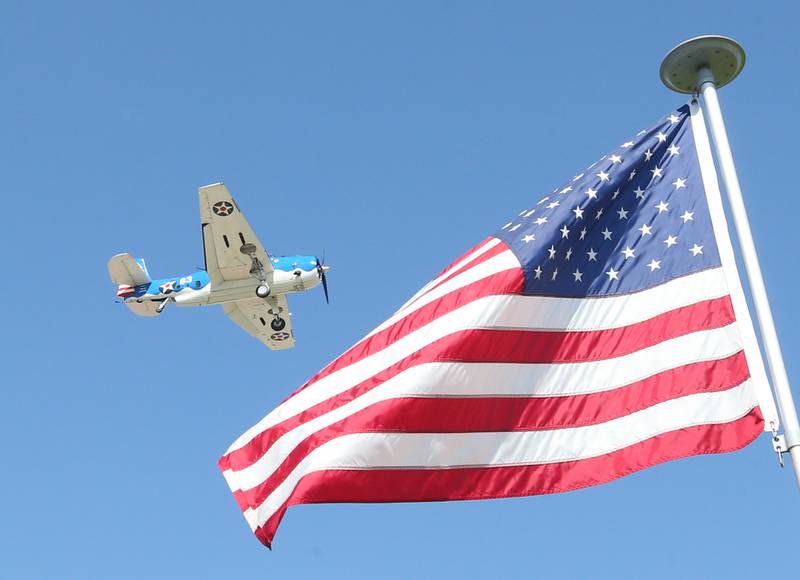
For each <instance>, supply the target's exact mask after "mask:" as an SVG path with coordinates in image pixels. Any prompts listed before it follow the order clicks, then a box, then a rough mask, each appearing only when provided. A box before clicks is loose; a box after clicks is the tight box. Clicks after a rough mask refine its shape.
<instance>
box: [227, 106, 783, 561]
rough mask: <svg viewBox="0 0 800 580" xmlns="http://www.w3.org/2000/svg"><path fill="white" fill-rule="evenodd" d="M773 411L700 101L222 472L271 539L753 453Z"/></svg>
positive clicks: (359, 352) (523, 216) (514, 229)
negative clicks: (362, 511)
mask: <svg viewBox="0 0 800 580" xmlns="http://www.w3.org/2000/svg"><path fill="white" fill-rule="evenodd" d="M765 418H766V419H767V422H768V423H774V424H776V422H777V419H776V414H775V409H774V404H773V402H772V399H771V396H770V395H769V387H768V385H767V382H766V378H765V375H764V368H763V363H762V361H761V357H760V353H759V350H758V346H757V343H756V338H755V334H754V331H753V327H752V323H751V321H750V317H749V313H748V311H747V306H746V302H745V299H744V295H743V292H742V288H741V284H740V282H739V278H738V273H737V271H736V264H735V259H734V254H733V250H732V247H731V242H730V238H729V236H728V231H727V225H726V222H725V217H724V213H723V209H722V202H721V198H720V194H719V187H718V184H717V179H716V174H715V172H714V167H713V161H712V158H711V153H710V148H709V144H708V137H707V134H706V132H705V126H704V123H703V119H702V113H701V111H700V110H699V108H698V107H697V105H696V104H695V103H692V104H691V105H687V106H684V107H682V108H680V109H679V110H677V111H675V112H673V113H671V114H670V115H668V116H666V117H665V118H663V119H661V120H660V121H659V122H658V123H657V124H656V125H655V126H653V127H652V128H650V129H647V130H644V131H641V132H639V133H638V134H636V135H635V136H634V137H633V138H631V139H630V140H628V141H626V142H624V143H623V144H622V145H620V146H619V147H618V148H617V149H616V150H615V151H614V152H613V153H611V154H609V155H605V156H603V157H602V158H600V160H599V161H597V162H596V163H594V164H592V165H591V166H589V167H588V168H587V169H585V170H584V171H582V172H581V173H579V174H578V175H576V176H574V177H573V178H571V179H570V180H569V181H567V182H566V183H564V184H562V185H560V186H559V187H557V188H556V189H554V190H553V191H552V192H551V193H549V194H547V195H543V196H537V198H536V199H535V200H534V201H533V202H532V204H531V205H530V206H528V207H526V208H525V209H523V210H522V211H520V212H519V214H518V215H516V216H515V217H514V218H513V219H512V220H510V221H509V222H508V223H506V224H505V225H503V226H502V227H501V228H500V229H499V230H498V231H497V233H495V234H494V235H493V236H491V237H489V238H488V239H486V240H485V241H483V242H481V243H480V244H478V245H477V246H476V247H474V248H473V249H471V250H470V251H469V252H467V253H466V254H465V255H464V256H463V257H461V258H459V259H458V260H456V261H455V262H454V263H453V264H451V265H450V266H449V267H448V268H446V269H445V270H444V271H443V272H442V273H441V274H440V275H439V276H437V277H436V278H435V279H434V280H433V281H431V282H430V283H429V284H427V285H426V286H425V287H424V288H422V290H420V291H419V292H418V293H417V294H416V295H415V296H413V297H412V298H411V300H409V301H408V302H407V303H406V304H404V305H403V306H402V307H401V308H400V309H399V310H398V311H397V312H396V313H395V314H394V315H393V316H392V317H391V318H390V319H389V320H387V321H386V322H384V323H383V324H382V325H380V326H379V327H378V328H376V329H375V330H374V331H372V332H371V333H370V334H369V335H368V336H366V337H365V338H364V339H362V340H361V341H360V342H358V343H357V344H356V345H355V346H353V347H352V348H350V349H349V350H348V351H347V352H345V353H344V354H343V355H342V356H340V357H339V358H338V359H336V360H334V361H333V362H332V363H330V364H329V365H328V366H327V367H325V368H324V369H323V370H322V371H320V372H319V373H318V374H317V375H316V376H315V377H313V378H312V379H311V380H309V381H308V382H307V383H306V384H305V385H303V387H302V388H300V390H298V391H297V392H295V393H294V394H293V395H292V396H290V397H289V398H288V399H287V400H286V401H284V402H283V403H282V404H281V405H280V406H278V407H277V408H276V409H275V410H273V411H272V412H271V413H269V414H268V415H267V416H266V417H264V418H263V419H262V420H261V421H260V422H259V423H258V424H257V425H255V426H253V427H252V428H251V429H249V430H248V431H247V432H246V433H244V434H243V435H242V436H241V437H239V439H237V440H236V441H235V442H234V443H233V445H231V447H230V448H229V449H228V451H227V452H226V454H225V455H224V456H223V457H222V458H221V459H220V462H219V465H220V468H221V469H222V471H223V473H224V475H225V478H226V480H227V482H228V484H229V485H230V487H231V490H232V491H233V494H234V496H235V498H236V500H237V502H238V503H239V506H240V508H241V509H242V511H243V512H244V516H245V518H246V520H247V522H248V523H249V525H250V527H251V528H252V529H253V531H254V532H255V534H256V536H257V537H258V538H259V539H260V540H261V542H263V543H264V544H265V545H267V546H270V545H271V542H272V539H273V537H274V535H275V531H276V529H277V527H278V524H279V522H280V520H281V518H282V517H283V515H284V513H285V511H286V509H287V508H288V507H289V506H290V505H293V504H299V503H320V502H398V501H434V500H456V499H479V498H500V497H513V496H524V495H534V494H545V493H555V492H562V491H567V490H572V489H576V488H581V487H586V486H590V485H596V484H600V483H604V482H608V481H610V480H613V479H616V478H618V477H621V476H623V475H627V474H629V473H632V472H634V471H637V470H640V469H644V468H646V467H649V466H652V465H655V464H657V463H661V462H664V461H668V460H672V459H676V458H680V457H685V456H689V455H696V454H703V453H720V452H726V451H732V450H735V449H738V448H740V447H743V446H744V445H746V444H748V443H750V442H751V441H752V440H753V439H755V438H756V437H757V436H758V434H759V433H760V432H761V431H762V430H763V429H764V428H765Z"/></svg>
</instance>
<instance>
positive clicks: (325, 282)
mask: <svg viewBox="0 0 800 580" xmlns="http://www.w3.org/2000/svg"><path fill="white" fill-rule="evenodd" d="M320 277H321V278H322V289H323V290H324V291H325V302H326V303H327V304H330V303H331V301H330V299H329V298H328V278H327V276H325V272H322V274H321V275H320Z"/></svg>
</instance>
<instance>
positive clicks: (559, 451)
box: [244, 381, 756, 530]
mask: <svg viewBox="0 0 800 580" xmlns="http://www.w3.org/2000/svg"><path fill="white" fill-rule="evenodd" d="M755 406H756V400H755V397H754V393H753V389H752V387H751V385H750V381H746V382H744V383H742V384H741V385H740V386H738V387H735V388H733V389H728V390H725V391H720V392H714V393H698V394H693V395H688V396H686V397H680V398H678V399H672V400H669V401H665V402H663V403H659V404H657V405H653V406H652V407H648V408H647V409H643V410H641V411H638V412H635V413H631V414H630V415H625V416H623V417H620V418H618V419H613V420H611V421H607V422H605V423H600V424H598V425H589V426H586V427H575V428H571V429H552V430H543V431H522V432H500V433H355V434H350V435H343V436H342V437H338V438H336V439H333V440H332V441H329V442H327V443H325V444H324V445H322V446H320V447H318V448H317V449H315V450H314V451H312V452H311V453H309V454H308V455H307V456H306V457H305V458H304V459H303V460H302V461H301V462H300V463H299V464H298V465H297V467H296V468H295V469H294V470H293V471H292V473H291V474H290V475H289V476H288V477H286V479H284V480H283V481H282V482H281V484H280V485H279V486H277V487H276V488H275V490H274V491H273V492H272V493H271V494H270V495H269V497H267V499H266V500H264V502H263V503H262V504H261V505H260V506H259V507H258V508H256V509H247V510H245V512H244V515H245V518H246V519H247V522H248V523H249V524H250V527H251V528H252V529H254V530H255V528H256V527H258V526H260V525H262V524H264V523H265V522H266V521H267V520H268V519H269V517H270V516H272V514H274V513H275V511H276V510H278V509H279V508H280V506H281V505H283V503H284V502H285V501H286V500H287V499H288V498H289V496H290V495H291V492H292V490H293V489H294V487H295V486H296V485H297V483H298V482H299V481H300V479H301V478H302V477H303V476H304V475H307V474H309V473H312V472H315V471H322V470H326V469H380V468H407V469H412V468H427V469H443V468H452V467H459V466H472V467H480V466H503V465H532V464H542V463H557V462H564V461H576V460H581V459H588V458H591V457H597V456H600V455H605V454H608V453H612V452H614V451H616V450H619V449H623V448H625V447H628V446H630V445H634V444H636V443H639V442H641V441H645V440H647V439H650V438H652V437H655V436H657V435H660V434H662V433H667V432H670V431H675V430H677V429H685V428H688V427H692V426H696V425H707V424H717V423H727V422H730V421H735V420H736V419H739V418H741V417H743V416H745V415H746V414H747V413H748V412H749V411H750V410H752V409H753V407H755Z"/></svg>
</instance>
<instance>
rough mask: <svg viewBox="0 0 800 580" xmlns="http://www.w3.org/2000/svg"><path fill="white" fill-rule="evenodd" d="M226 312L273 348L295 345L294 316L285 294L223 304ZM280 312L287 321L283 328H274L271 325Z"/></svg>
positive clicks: (285, 347) (279, 348)
mask: <svg viewBox="0 0 800 580" xmlns="http://www.w3.org/2000/svg"><path fill="white" fill-rule="evenodd" d="M222 308H223V309H224V310H225V314H227V315H228V318H230V319H231V320H233V321H234V322H235V323H236V324H238V325H239V326H241V327H242V328H243V329H245V330H246V331H247V332H248V333H250V334H251V335H252V336H254V337H256V338H257V339H258V340H260V341H261V342H263V343H264V344H266V345H267V346H268V347H269V348H271V349H272V350H284V349H287V348H292V347H293V346H294V332H292V317H291V314H289V303H288V302H287V301H286V297H285V296H283V295H279V296H270V297H269V298H266V299H261V298H247V299H245V300H237V301H236V302H227V303H225V304H223V305H222ZM276 312H277V313H279V314H280V316H281V318H282V319H283V320H284V321H285V322H286V326H285V327H284V328H282V329H281V330H273V328H272V327H271V326H270V324H271V322H272V320H273V318H274V314H273V313H276Z"/></svg>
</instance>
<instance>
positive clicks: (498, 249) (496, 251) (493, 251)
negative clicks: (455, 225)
mask: <svg viewBox="0 0 800 580" xmlns="http://www.w3.org/2000/svg"><path fill="white" fill-rule="evenodd" d="M492 239H493V238H489V239H488V240H486V242H484V243H483V244H480V246H484V245H486V244H488V243H489V242H490V241H491V240H492ZM477 249H478V248H475V250H477ZM508 250H509V248H508V246H507V245H506V244H505V243H504V242H500V243H499V244H497V245H496V246H494V247H493V248H490V249H489V250H486V251H485V252H484V253H483V254H481V255H480V256H477V257H475V258H473V259H472V260H470V261H469V262H467V263H465V264H463V265H462V266H461V267H460V268H459V269H457V270H454V271H453V272H451V273H450V274H448V275H447V276H445V277H444V278H442V279H441V280H439V281H438V282H436V284H433V285H432V286H431V287H430V288H428V289H427V290H425V292H423V293H422V294H420V295H419V296H417V297H416V298H414V300H412V301H410V302H409V303H408V304H406V307H409V306H411V305H412V304H414V303H415V302H417V301H418V300H419V299H420V298H422V297H423V296H425V295H426V294H428V293H430V292H431V291H433V290H435V289H436V288H438V287H439V286H441V285H442V284H444V283H445V282H448V281H450V280H452V279H453V278H455V277H456V276H458V275H459V274H463V273H464V272H465V271H467V270H469V269H470V268H474V267H475V266H477V265H478V264H482V263H483V262H486V261H487V260H489V259H491V258H494V257H495V256H498V255H500V254H502V253H503V252H506V251H508ZM471 252H472V251H470V252H467V253H466V254H465V255H466V256H468V255H469V254H470V253H471ZM459 261H460V260H456V261H455V262H453V264H457V263H458V262H459ZM445 272H447V268H445V269H444V270H443V271H442V273H441V274H439V276H441V275H442V274H444V273H445Z"/></svg>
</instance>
